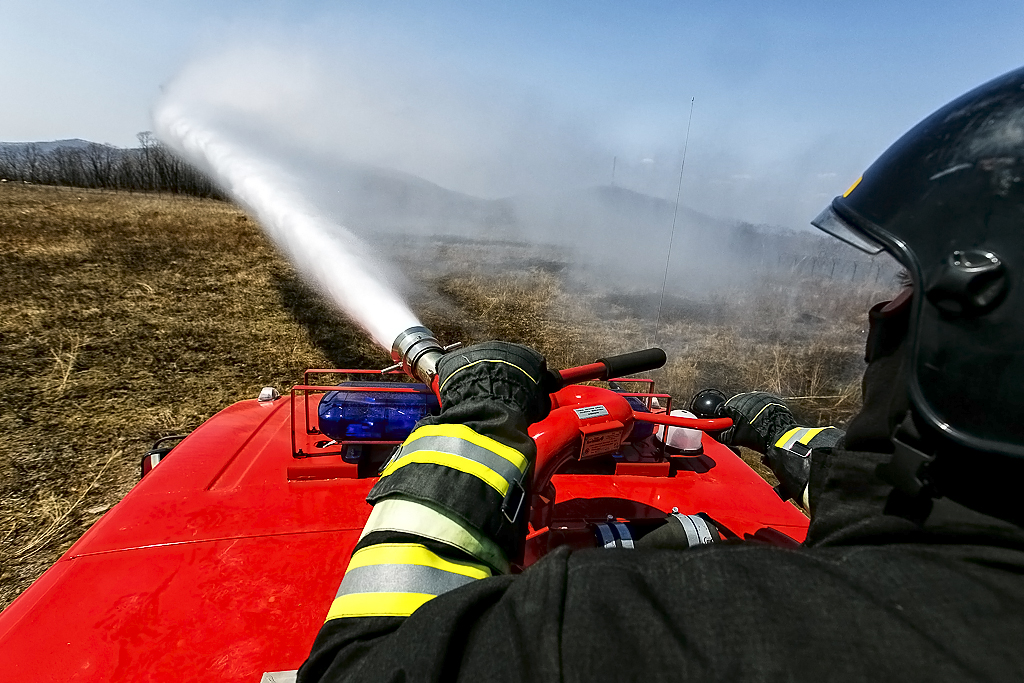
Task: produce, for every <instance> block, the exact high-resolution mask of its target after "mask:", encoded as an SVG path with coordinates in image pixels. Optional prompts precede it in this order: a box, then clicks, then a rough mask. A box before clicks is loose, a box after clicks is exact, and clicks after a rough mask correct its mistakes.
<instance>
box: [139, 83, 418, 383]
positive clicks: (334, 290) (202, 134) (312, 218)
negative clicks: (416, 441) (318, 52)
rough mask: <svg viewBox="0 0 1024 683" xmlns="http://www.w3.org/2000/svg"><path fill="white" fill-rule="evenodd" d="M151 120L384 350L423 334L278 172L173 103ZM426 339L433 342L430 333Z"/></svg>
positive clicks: (352, 243)
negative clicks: (414, 333) (411, 335)
mask: <svg viewBox="0 0 1024 683" xmlns="http://www.w3.org/2000/svg"><path fill="white" fill-rule="evenodd" d="M154 119H155V124H156V130H157V134H158V136H159V137H160V139H162V140H163V141H164V142H166V143H167V144H168V145H170V146H171V147H172V148H174V149H175V150H176V151H178V152H179V153H180V154H182V155H183V156H184V157H185V158H187V159H188V160H189V161H191V162H192V163H194V164H196V165H197V166H199V167H200V168H203V169H205V170H207V171H208V172H209V173H210V174H211V176H212V177H213V179H214V180H215V181H216V182H217V183H218V184H219V185H220V186H221V187H222V188H223V189H224V190H225V191H226V192H228V194H230V196H231V197H233V198H234V199H235V200H237V201H238V202H239V203H241V204H242V205H243V206H245V207H246V208H247V209H249V211H250V212H251V213H252V214H253V215H254V216H255V217H256V218H257V219H258V221H259V223H260V225H261V226H262V227H263V229H264V230H265V231H266V233H267V235H268V236H269V237H270V238H271V239H272V240H273V241H274V242H275V243H276V244H277V246H278V247H279V248H280V249H281V250H282V251H283V252H284V253H285V254H286V255H287V257H288V259H289V260H290V261H291V262H292V264H294V265H295V267H296V268H298V269H299V271H300V272H301V273H302V274H303V275H304V276H306V277H307V278H308V279H309V280H311V281H312V282H314V283H315V284H316V285H318V286H319V288H320V289H321V290H322V291H323V292H325V293H326V294H327V295H328V296H329V297H330V298H331V299H332V300H333V302H334V303H335V304H336V305H337V306H338V308H340V309H341V310H343V311H344V312H346V313H348V314H349V315H350V316H351V317H352V318H353V319H354V320H355V321H356V322H357V323H358V324H359V325H360V326H362V327H363V329H365V330H366V331H367V332H368V333H369V334H370V336H371V337H372V338H373V339H374V341H376V342H377V343H378V344H379V345H380V346H381V347H382V348H383V349H384V350H385V351H390V350H391V346H392V340H394V339H395V338H396V334H399V333H401V334H402V335H404V334H405V332H403V330H404V331H406V332H408V331H409V330H410V329H421V330H425V328H422V327H418V326H419V321H418V320H417V319H416V316H415V315H414V314H413V313H412V311H411V310H409V307H408V306H407V305H406V304H405V302H404V301H402V299H401V298H400V297H399V296H398V294H396V293H395V291H394V290H393V289H392V288H391V287H390V286H389V285H388V284H387V280H386V278H385V277H384V274H383V273H382V272H381V271H380V270H379V269H378V268H375V267H374V266H373V265H372V263H371V262H370V260H369V257H368V256H367V254H368V250H366V249H365V248H363V247H362V244H361V242H360V241H359V240H358V238H356V236H355V235H353V234H352V233H350V232H349V231H348V230H345V229H344V228H343V227H341V226H340V225H337V224H336V223H333V222H331V221H330V220H328V219H326V218H324V217H323V216H322V215H320V214H319V212H318V211H317V210H316V209H315V208H314V207H313V206H311V205H309V203H308V202H307V201H306V200H305V198H304V197H303V196H302V195H301V194H300V193H299V192H298V191H296V190H294V189H291V188H290V185H291V183H290V182H289V178H288V176H287V175H286V174H285V173H283V172H282V171H281V170H280V168H278V167H277V166H275V165H274V164H271V163H270V162H268V161H267V160H265V159H263V158H261V157H260V156H259V155H258V154H256V153H255V152H253V151H252V150H250V149H247V148H246V147H245V146H243V145H241V144H239V143H237V142H236V141H234V140H232V139H230V138H229V137H227V136H225V135H223V134H221V133H220V132H219V131H217V130H216V129H215V128H214V127H213V126H211V125H209V124H208V123H206V122H205V121H203V120H202V119H201V118H199V117H197V116H195V115H193V114H192V112H190V111H189V110H187V108H186V107H184V106H182V105H181V104H179V103H177V102H175V101H173V98H171V99H168V100H165V101H164V102H163V103H161V105H160V106H159V107H158V108H157V110H156V112H155V115H154ZM361 252H365V253H361ZM427 334H428V335H429V336H430V338H431V339H433V335H430V334H429V331H428V332H427ZM435 343H436V340H435ZM421 346H422V344H421V345H418V346H416V347H415V349H414V350H415V351H416V354H417V355H415V357H414V358H413V361H414V362H413V364H412V365H410V367H419V365H423V366H424V367H428V365H426V364H427V362H428V361H427V359H425V358H421V356H422V355H423V354H422V353H420V352H419V351H418V350H419V349H420V348H421ZM430 358H433V356H430ZM434 362H435V363H436V359H435V360H434ZM417 364H419V365H417ZM429 367H433V365H429Z"/></svg>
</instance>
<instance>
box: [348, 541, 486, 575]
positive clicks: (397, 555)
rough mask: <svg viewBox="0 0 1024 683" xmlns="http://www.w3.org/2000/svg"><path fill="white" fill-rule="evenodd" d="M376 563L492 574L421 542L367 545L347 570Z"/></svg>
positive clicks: (462, 573)
mask: <svg viewBox="0 0 1024 683" xmlns="http://www.w3.org/2000/svg"><path fill="white" fill-rule="evenodd" d="M376 564H416V565H421V566H424V567H433V568H435V569H440V570H442V571H446V572H451V573H453V574H461V575H462V576H468V577H470V578H472V579H486V578H487V577H488V576H490V575H491V572H490V570H488V569H487V568H486V567H483V566H480V565H477V564H472V563H470V562H458V561H456V560H446V559H444V558H443V557H440V556H438V555H437V554H435V553H434V552H432V551H431V550H430V549H429V548H427V547H426V546H424V545H421V544H419V543H377V544H376V545H371V546H367V547H365V548H362V549H360V550H357V551H356V552H355V553H354V554H353V555H352V560H351V561H349V563H348V569H347V570H346V571H351V570H352V569H357V568H359V567H369V566H373V565H376Z"/></svg>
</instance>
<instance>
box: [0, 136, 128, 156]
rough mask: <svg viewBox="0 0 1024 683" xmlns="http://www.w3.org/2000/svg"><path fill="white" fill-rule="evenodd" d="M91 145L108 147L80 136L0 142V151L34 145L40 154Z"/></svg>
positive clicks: (17, 149)
mask: <svg viewBox="0 0 1024 683" xmlns="http://www.w3.org/2000/svg"><path fill="white" fill-rule="evenodd" d="M93 146H103V147H109V145H100V143H97V142H89V141H88V140H82V139H81V138H71V139H68V140H48V141H45V142H0V151H7V150H10V151H23V150H27V149H29V148H30V147H34V148H35V149H36V151H37V152H39V153H40V154H49V153H50V152H53V151H54V150H57V149H88V148H90V147H93Z"/></svg>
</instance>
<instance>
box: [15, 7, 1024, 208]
mask: <svg viewBox="0 0 1024 683" xmlns="http://www.w3.org/2000/svg"><path fill="white" fill-rule="evenodd" d="M1022 33H1024V3H1020V2H1019V1H1018V2H989V3H962V2H921V1H919V0H909V1H906V2H901V3H892V2H859V3H824V2H775V3H764V2H725V1H722V2H700V3H697V2H629V3H626V2H601V1H591V2H556V1H552V0H548V1H533V0H524V1H521V2H514V3H512V2H425V1H419V2H417V1H406V2H392V1H381V0H378V1H376V2H300V1H292V2H262V1H260V0H247V1H244V2H243V1H241V0H237V1H229V0H221V1H217V0H208V1H206V2H191V1H188V0H179V1H178V2H166V1H163V0H151V1H150V2H145V3H142V2H125V1H123V0H121V1H118V0H109V1H106V2H82V1H79V2H58V1H54V0H50V1H47V0H35V1H33V2H24V1H22V0H0V93H2V97H3V101H4V106H3V107H0V140H9V141H10V140H49V139H57V138H67V137H81V138H87V139H91V140H96V141H100V142H109V143H112V144H117V145H129V144H133V143H134V139H135V134H136V133H137V132H138V131H141V130H147V129H149V128H151V127H152V123H151V120H150V112H151V109H152V107H153V104H154V102H155V101H156V100H157V98H158V97H159V95H160V92H161V88H162V87H164V86H165V85H167V84H168V83H169V82H170V81H171V80H172V79H173V78H174V76H175V74H176V73H178V72H179V71H180V70H181V69H182V68H183V67H185V66H186V65H187V64H189V63H190V62H191V61H192V60H194V59H195V58H197V57H202V56H204V55H209V54H212V53H216V52H217V51H218V50H221V49H223V48H224V46H226V45H238V44H249V45H252V44H270V45H274V46H276V47H277V48H278V49H283V50H288V49H290V48H289V46H295V47H296V48H299V47H301V48H302V49H310V50H312V51H313V52H314V53H315V54H317V55H319V58H320V59H324V60H331V59H337V60H348V61H349V62H352V63H357V64H358V66H359V68H363V69H366V70H369V71H372V70H373V69H374V68H376V64H378V63H382V62H387V63H389V64H390V65H392V68H395V65H402V64H409V65H415V68H417V69H422V68H424V67H423V65H424V64H430V65H432V66H431V69H433V71H434V72H435V73H438V74H442V73H458V74H460V76H459V77H460V78H463V79H465V80H466V81H467V82H477V83H508V84H513V86H512V87H514V89H515V91H516V92H518V93H520V98H521V99H522V98H526V99H530V98H535V101H536V102H537V103H538V106H539V107H542V108H544V109H545V110H546V111H548V112H549V118H552V119H558V120H561V121H563V122H572V123H567V124H566V125H570V126H575V127H585V128H586V129H587V131H588V133H587V134H588V135H589V136H591V137H593V138H594V139H595V140H596V141H598V142H599V143H600V145H601V146H602V150H605V151H606V153H607V154H606V155H607V156H608V157H611V156H613V155H617V156H619V157H620V159H621V161H620V163H621V164H622V168H624V169H626V170H625V171H623V173H625V174H627V176H626V177H627V179H629V178H631V180H630V182H633V183H634V185H635V186H636V189H640V190H645V191H650V192H652V193H654V194H661V195H665V194H667V193H669V192H670V188H671V187H672V185H673V184H674V180H673V178H674V173H675V172H677V170H676V171H675V172H673V170H672V169H673V168H675V169H678V153H679V150H680V149H681V146H682V138H683V133H684V131H685V127H686V117H687V114H688V110H689V102H690V98H691V97H694V98H696V104H695V108H694V116H693V131H692V135H691V139H690V148H689V156H688V161H687V174H688V175H687V182H689V183H690V185H689V188H688V189H689V195H687V186H686V185H685V184H684V201H686V202H687V203H689V204H690V205H692V206H695V207H696V208H702V209H704V210H707V211H709V212H713V213H717V214H720V215H721V214H731V215H735V216H736V217H740V218H744V219H747V220H752V221H755V222H760V221H762V220H763V221H765V222H777V223H783V224H791V223H795V222H798V221H800V220H803V221H806V220H807V219H809V218H811V217H812V216H813V214H814V213H816V209H814V207H816V206H817V207H819V208H820V206H823V205H824V204H825V203H826V201H827V197H828V196H831V195H832V194H835V193H837V192H841V191H842V190H843V189H845V187H846V185H848V184H849V182H850V181H852V180H853V178H855V177H856V175H857V174H858V173H859V172H860V171H861V170H862V169H863V167H864V166H866V165H867V164H868V163H870V162H871V161H872V160H873V159H874V158H875V157H876V156H877V155H878V154H879V153H880V152H881V151H882V150H883V149H884V148H885V147H886V146H887V145H888V144H890V143H891V142H892V141H893V140H894V139H895V138H896V137H898V136H899V135H900V134H901V133H902V132H903V131H905V130H906V129H907V128H909V127H910V126H911V125H913V124H914V123H915V122H916V121H917V120H919V119H920V118H922V117H923V116H925V115H926V114H928V113H929V112H930V111H932V110H934V109H935V108H936V107H938V106H940V105H942V104H943V103H944V102H946V101H948V100H949V99H951V98H953V97H955V96H956V95H958V94H960V93H962V92H964V91H965V90H967V89H969V88H970V87H973V86H974V85H977V84H980V83H981V82H983V81H985V80H987V79H989V78H991V77H994V76H996V75H998V74H1000V73H1003V72H1005V71H1008V70H1010V69H1012V68H1015V67H1017V66H1020V65H1022V64H1024V41H1022V40H1021V38H1020V36H1021V35H1022ZM485 91H486V89H484V91H482V92H485ZM482 96H483V95H482ZM645 159H646V160H647V161H646V162H644V160H645ZM610 161H611V160H610V158H609V159H608V160H607V167H608V169H607V171H608V173H609V175H610V166H611V163H610ZM644 164H646V165H647V167H649V168H647V170H644V169H645V166H644ZM630 169H632V170H630ZM630 172H632V174H633V175H632V176H628V174H629V173H630ZM601 173H605V171H601ZM643 173H648V176H649V177H647V176H644V175H643ZM456 189H463V188H456ZM470 189H472V188H470ZM808 213H810V215H808ZM801 217H802V219H801Z"/></svg>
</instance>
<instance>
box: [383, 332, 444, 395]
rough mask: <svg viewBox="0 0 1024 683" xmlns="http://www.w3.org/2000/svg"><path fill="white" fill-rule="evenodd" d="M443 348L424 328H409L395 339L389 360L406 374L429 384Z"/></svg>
mask: <svg viewBox="0 0 1024 683" xmlns="http://www.w3.org/2000/svg"><path fill="white" fill-rule="evenodd" d="M444 352H445V348H444V347H443V346H441V343H440V342H439V341H437V339H436V338H435V337H434V333H433V332H431V331H430V330H428V329H427V328H425V327H420V326H417V327H410V328H409V329H407V330H405V331H404V332H402V333H401V334H400V335H398V336H397V337H395V343H394V344H392V345H391V359H392V360H393V361H395V362H396V363H401V364H402V369H403V370H404V371H405V372H406V374H408V375H411V376H412V377H415V378H416V379H418V380H420V381H422V382H426V383H427V384H430V383H431V382H432V381H433V379H434V376H435V375H437V361H438V359H440V358H441V356H442V355H443V354H444Z"/></svg>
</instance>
